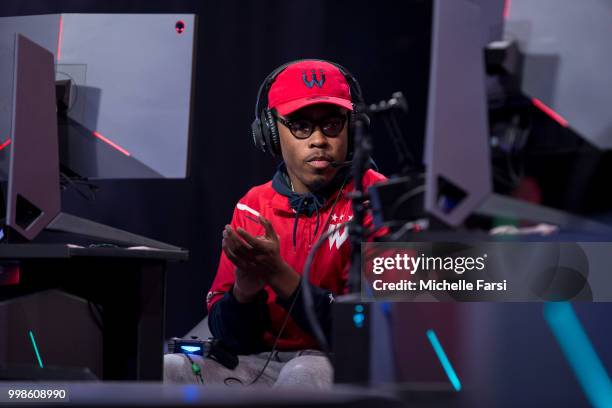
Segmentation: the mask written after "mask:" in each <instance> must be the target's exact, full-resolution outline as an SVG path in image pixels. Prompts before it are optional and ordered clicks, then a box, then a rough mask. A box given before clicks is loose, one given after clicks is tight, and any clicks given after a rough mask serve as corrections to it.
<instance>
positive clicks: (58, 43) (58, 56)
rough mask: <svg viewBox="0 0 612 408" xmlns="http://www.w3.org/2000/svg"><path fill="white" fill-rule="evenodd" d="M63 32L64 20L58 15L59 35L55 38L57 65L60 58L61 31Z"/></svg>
mask: <svg viewBox="0 0 612 408" xmlns="http://www.w3.org/2000/svg"><path fill="white" fill-rule="evenodd" d="M63 30H64V19H63V18H62V15H61V14H60V19H59V34H58V36H57V63H58V64H59V62H60V58H61V56H62V31H63Z"/></svg>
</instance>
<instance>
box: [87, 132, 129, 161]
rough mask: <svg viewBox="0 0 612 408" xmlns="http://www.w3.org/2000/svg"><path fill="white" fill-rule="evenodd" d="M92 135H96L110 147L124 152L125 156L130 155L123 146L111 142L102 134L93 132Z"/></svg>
mask: <svg viewBox="0 0 612 408" xmlns="http://www.w3.org/2000/svg"><path fill="white" fill-rule="evenodd" d="M93 135H94V136H95V137H97V138H98V139H100V140H101V141H103V142H104V143H106V144H108V145H110V146H111V147H113V148H115V149H117V150H119V151H120V152H121V153H123V154H125V155H126V156H131V154H130V152H128V151H127V150H125V149H124V148H123V147H121V146H119V145H118V144H116V143H113V142H112V141H111V140H109V139H107V138H105V137H104V136H102V135H101V134H99V133H98V132H93Z"/></svg>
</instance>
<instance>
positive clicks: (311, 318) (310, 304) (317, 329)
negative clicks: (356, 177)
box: [301, 221, 352, 358]
mask: <svg viewBox="0 0 612 408" xmlns="http://www.w3.org/2000/svg"><path fill="white" fill-rule="evenodd" d="M351 222H352V221H347V222H343V223H342V224H337V225H336V228H334V229H332V230H330V231H327V232H325V233H323V235H321V236H320V237H319V239H318V240H317V242H316V243H315V244H314V245H313V247H312V249H311V250H310V252H309V253H308V257H307V258H306V262H305V263H304V273H303V274H302V281H301V286H302V291H303V292H304V294H303V295H302V298H303V300H304V312H305V313H306V318H307V319H308V323H309V324H310V327H311V328H312V331H313V334H314V336H315V338H316V339H317V341H318V342H319V345H320V346H321V348H322V349H323V352H324V353H325V355H326V356H327V358H330V357H331V356H330V351H329V345H328V344H327V339H326V338H325V334H324V333H323V329H322V328H321V325H320V324H319V321H318V320H317V317H316V315H315V312H314V301H313V299H312V292H311V291H310V286H309V285H308V283H309V280H308V275H310V268H311V266H312V261H313V260H314V256H315V254H316V252H317V250H318V249H319V247H320V246H321V245H322V244H323V243H324V242H325V240H326V239H327V238H328V237H329V236H330V235H331V234H333V233H335V232H336V230H338V229H340V228H341V227H343V226H346V225H348V224H350V223H351Z"/></svg>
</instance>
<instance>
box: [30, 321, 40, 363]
mask: <svg viewBox="0 0 612 408" xmlns="http://www.w3.org/2000/svg"><path fill="white" fill-rule="evenodd" d="M30 340H31V341H32V347H33V348H34V351H35V352H36V358H37V359H38V365H39V366H40V368H43V362H42V359H41V358H40V353H39V352H38V347H37V346H36V340H34V333H32V330H30Z"/></svg>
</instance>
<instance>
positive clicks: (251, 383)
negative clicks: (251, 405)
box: [249, 287, 302, 385]
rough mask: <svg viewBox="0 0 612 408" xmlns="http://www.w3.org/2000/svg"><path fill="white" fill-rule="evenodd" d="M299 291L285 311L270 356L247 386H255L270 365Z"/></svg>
mask: <svg viewBox="0 0 612 408" xmlns="http://www.w3.org/2000/svg"><path fill="white" fill-rule="evenodd" d="M301 290H302V288H301V287H298V288H297V293H296V294H295V297H294V298H293V301H292V302H291V305H290V306H289V310H287V316H285V320H284V321H283V324H282V326H281V328H280V330H279V331H278V334H277V335H276V338H275V339H274V344H272V350H270V354H269V355H268V358H267V359H266V363H265V364H264V366H263V368H262V369H261V371H260V372H259V374H257V376H256V377H255V379H254V380H253V381H251V382H250V383H249V385H253V384H255V383H256V382H257V380H259V379H260V378H261V376H262V375H263V373H264V372H265V371H266V368H268V364H270V361H271V360H272V356H273V355H274V352H276V346H277V345H278V340H280V337H281V335H282V334H283V331H285V327H286V326H287V323H288V322H289V317H290V316H291V311H292V310H293V306H295V301H296V300H297V298H298V297H299V295H300V291H301Z"/></svg>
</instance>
